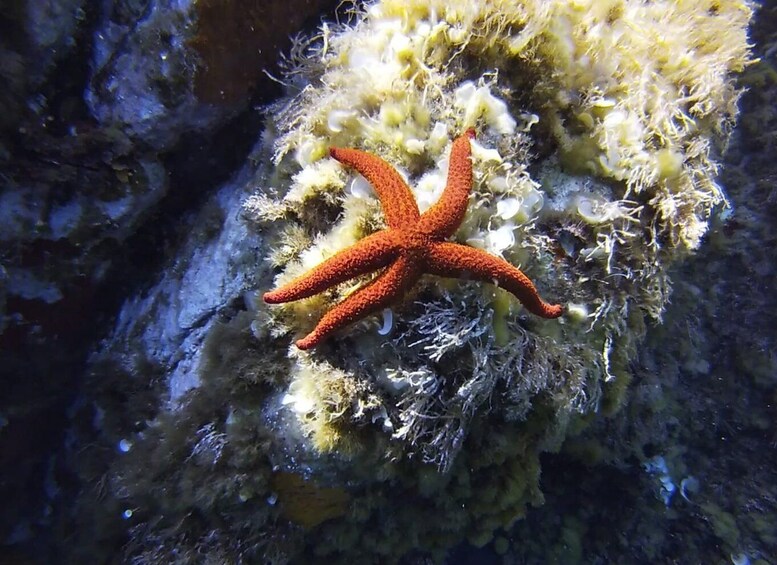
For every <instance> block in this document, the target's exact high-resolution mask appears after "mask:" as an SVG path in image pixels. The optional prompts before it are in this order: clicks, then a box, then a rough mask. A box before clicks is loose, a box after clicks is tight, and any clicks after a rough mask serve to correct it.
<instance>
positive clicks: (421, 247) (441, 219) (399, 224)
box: [264, 129, 564, 349]
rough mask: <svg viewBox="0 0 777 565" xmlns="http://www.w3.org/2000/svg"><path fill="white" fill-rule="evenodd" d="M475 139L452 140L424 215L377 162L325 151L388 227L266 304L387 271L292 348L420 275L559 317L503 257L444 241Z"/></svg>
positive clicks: (394, 294) (459, 207)
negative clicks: (472, 283)
mask: <svg viewBox="0 0 777 565" xmlns="http://www.w3.org/2000/svg"><path fill="white" fill-rule="evenodd" d="M474 137H475V130H473V129H470V130H468V131H467V132H466V133H465V134H464V135H462V136H461V137H458V138H457V139H456V140H455V141H454V142H453V148H452V149H451V156H450V165H449V167H448V182H447V184H446V185H445V190H444V191H443V193H442V196H441V197H440V200H439V201H438V202H437V203H436V204H435V205H434V206H432V207H431V208H429V210H427V211H426V212H424V213H423V214H421V213H419V211H418V205H417V204H416V202H415V199H414V198H413V194H412V192H411V191H410V187H409V186H407V184H406V183H405V181H404V180H402V177H400V176H399V173H397V171H396V170H394V168H393V167H392V166H391V165H389V164H388V163H386V162H385V161H384V160H383V159H381V158H380V157H377V156H375V155H371V154H369V153H365V152H364V151H359V150H358V149H341V148H337V147H332V148H330V150H329V154H330V155H331V156H332V157H334V158H335V159H337V160H338V161H340V162H341V163H343V164H344V165H348V166H349V167H353V168H354V169H356V170H357V171H358V172H360V173H361V174H362V175H363V176H364V178H366V179H367V180H368V181H369V182H370V184H371V185H372V186H373V188H374V189H375V192H376V193H377V194H378V199H379V200H380V203H381V205H382V207H383V213H384V214H385V215H386V223H387V224H388V229H386V230H383V231H379V232H377V233H374V234H372V235H370V236H367V237H365V238H364V239H362V240H360V241H358V242H356V243H355V244H354V245H352V246H350V247H348V248H347V249H344V250H343V251H340V252H339V253H337V254H335V255H334V256H332V257H330V258H329V259H327V260H326V261H324V262H323V263H321V264H320V265H318V266H317V267H316V268H314V269H313V270H312V271H310V272H309V273H307V274H305V275H303V276H301V277H299V278H297V279H295V280H294V281H292V282H290V283H289V284H286V285H284V286H282V287H281V288H278V289H275V290H273V291H271V292H267V293H265V295H264V301H265V302H267V303H269V304H278V303H281V302H291V301H293V300H299V299H301V298H307V297H309V296H313V295H314V294H318V293H319V292H322V291H324V290H326V289H328V288H330V287H332V286H334V285H337V284H340V283H342V282H345V281H347V280H349V279H352V278H354V277H357V276H359V275H363V274H366V273H369V272H372V271H375V270H377V269H383V268H385V270H384V271H383V273H381V274H380V275H379V276H377V277H376V278H375V279H374V280H372V281H371V282H370V283H368V284H367V285H365V286H364V287H362V288H361V289H359V290H357V291H356V292H354V293H353V294H351V295H350V296H348V297H347V298H346V299H345V300H343V301H342V302H340V303H339V304H338V305H336V306H335V307H334V308H332V309H331V310H329V312H327V313H326V314H324V316H323V317H322V318H321V320H320V321H319V322H318V325H317V326H316V327H315V328H314V329H313V331H312V332H310V333H309V334H308V335H307V336H305V337H304V338H302V339H300V340H298V341H297V347H299V348H300V349H309V348H311V347H314V346H316V345H318V344H319V343H321V342H322V341H323V340H324V339H326V338H327V337H329V335H330V334H332V333H333V332H335V331H336V330H339V329H340V328H342V327H345V326H347V325H349V324H351V323H352V322H355V321H357V320H359V319H361V318H363V317H365V316H367V315H369V314H371V313H373V312H375V311H377V310H380V309H382V308H384V307H385V306H387V305H388V304H390V303H391V302H394V301H395V300H396V299H398V298H400V297H401V296H402V295H403V294H404V293H405V292H406V291H407V290H408V289H410V288H411V287H412V286H413V285H414V284H415V283H416V281H418V279H419V278H420V277H421V275H423V274H425V273H429V274H432V275H438V276H441V277H459V278H469V279H475V280H479V281H485V282H491V283H495V284H498V285H499V286H501V287H502V288H504V289H506V290H508V291H510V292H511V293H513V294H514V295H515V296H516V297H517V298H518V300H520V301H521V302H522V303H523V305H524V306H525V307H526V309H527V310H529V311H530V312H532V313H533V314H536V315H538V316H542V317H543V318H557V317H559V316H561V314H562V313H563V311H564V308H563V306H561V305H560V304H548V303H547V302H545V301H543V300H542V298H540V295H539V293H538V292H537V289H536V288H535V287H534V284H532V282H531V280H529V278H528V277H527V276H526V275H524V274H523V273H522V272H521V271H520V270H519V269H517V268H515V267H513V266H512V265H511V264H510V263H508V262H507V261H505V260H504V259H501V258H499V257H495V256H493V255H489V254H488V253H486V252H485V251H481V250H480V249H475V248H473V247H468V246H466V245H460V244H458V243H452V242H449V241H446V239H447V238H449V237H450V236H452V235H453V234H454V232H455V231H456V230H457V229H458V227H459V225H460V224H461V222H462V220H463V219H464V214H465V213H466V211H467V200H468V198H469V191H470V189H471V188H472V160H471V154H472V150H471V147H470V141H469V140H470V139H471V138H474Z"/></svg>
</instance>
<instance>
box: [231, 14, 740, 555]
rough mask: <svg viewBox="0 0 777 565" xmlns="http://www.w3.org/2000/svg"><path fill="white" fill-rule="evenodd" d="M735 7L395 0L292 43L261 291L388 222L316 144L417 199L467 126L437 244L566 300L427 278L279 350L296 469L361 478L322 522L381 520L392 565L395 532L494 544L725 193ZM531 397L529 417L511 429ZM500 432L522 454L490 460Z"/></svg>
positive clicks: (637, 335) (328, 547) (357, 182)
mask: <svg viewBox="0 0 777 565" xmlns="http://www.w3.org/2000/svg"><path fill="white" fill-rule="evenodd" d="M751 15H752V5H751V3H748V2H652V3H650V4H645V3H642V2H636V1H624V0H620V1H617V0H613V1H604V2H600V1H597V2H594V1H584V0H580V1H555V2H541V1H536V2H530V1H524V2H497V1H493V2H478V3H471V2H464V1H461V2H456V1H454V2H442V1H440V2H436V1H423V2H422V1H411V2H405V1H402V2H400V1H398V0H397V1H391V0H388V1H384V2H377V3H374V4H369V5H368V6H367V7H366V8H365V9H364V10H363V11H355V12H354V14H352V20H351V21H350V22H349V23H347V24H342V25H338V26H336V27H324V28H322V30H321V33H320V35H319V36H318V37H317V38H316V41H314V42H312V43H311V45H310V46H309V49H308V50H307V51H306V52H304V53H301V52H300V53H301V54H300V53H298V54H297V58H296V59H294V60H293V61H292V66H291V69H290V80H292V81H293V84H294V85H295V87H297V86H299V87H301V88H299V89H298V91H297V92H296V93H294V91H293V90H292V92H291V93H290V96H289V98H288V99H286V100H283V101H281V102H280V103H279V104H278V105H277V106H276V107H275V108H274V109H273V112H272V117H273V120H272V122H271V124H270V135H269V136H268V138H267V143H268V146H269V145H271V146H272V148H273V163H274V165H275V170H274V172H273V174H272V177H271V178H270V182H269V183H268V184H267V185H266V186H265V187H264V188H263V190H261V191H260V192H258V193H256V194H255V195H254V196H252V197H250V198H249V199H248V200H247V202H246V204H245V212H246V217H247V218H248V220H249V221H252V222H255V223H256V225H257V228H258V229H262V230H264V232H265V233H268V234H270V236H271V237H272V238H274V239H273V241H274V243H272V244H271V249H270V250H268V256H269V257H270V258H271V260H272V262H273V264H274V265H275V266H276V267H277V268H278V269H279V272H280V274H279V275H278V277H277V278H276V281H275V284H283V283H284V282H286V281H288V280H290V279H291V278H293V277H295V276H298V275H299V274H301V273H303V272H306V271H308V270H310V269H311V268H313V267H315V266H316V265H317V264H318V263H320V262H321V261H322V260H324V259H325V258H327V257H329V256H331V255H333V254H334V253H336V252H338V251H339V250H341V249H343V248H345V247H347V246H348V245H350V244H352V243H353V242H355V241H357V240H358V239H360V238H362V237H364V236H365V235H368V234H369V233H372V232H374V231H376V230H378V229H381V228H383V227H384V222H383V217H382V214H381V212H380V207H379V205H378V203H377V201H376V199H375V197H374V195H373V193H372V191H371V189H370V188H369V187H368V186H367V185H366V183H365V181H364V179H361V178H360V177H358V175H355V174H354V173H352V172H351V171H346V170H343V169H342V168H340V167H339V166H338V165H337V164H335V163H334V162H333V161H332V160H331V159H329V158H328V156H327V154H328V153H327V147H329V146H332V145H335V146H348V147H358V148H361V149H365V150H367V151H370V152H373V153H375V154H377V155H380V156H381V157H383V158H384V159H386V160H387V161H389V162H390V163H391V164H392V165H394V166H395V167H397V169H398V170H399V171H400V172H401V173H402V174H404V175H406V177H407V178H408V181H409V184H410V185H411V187H412V190H413V192H414V194H415V196H416V199H417V201H418V203H419V207H420V208H421V210H422V211H423V210H425V209H426V208H428V207H429V206H430V205H431V204H433V203H434V202H435V201H436V199H437V198H438V197H439V195H440V192H441V189H442V187H443V186H444V182H445V172H446V168H447V161H446V160H447V153H448V151H449V148H450V143H451V141H452V139H453V138H455V137H456V136H457V135H459V134H460V133H461V132H462V131H464V130H465V129H466V128H468V127H475V128H476V130H477V131H478V139H477V140H476V141H475V142H473V164H474V171H475V173H474V174H475V183H474V187H473V190H472V196H471V198H470V204H469V208H468V211H467V216H466V218H465V220H464V222H463V224H462V226H461V227H460V229H459V230H458V232H457V233H456V235H455V236H454V238H455V239H456V240H457V241H460V242H462V243H467V244H469V245H473V246H476V247H481V248H484V249H486V250H488V251H489V252H491V253H494V254H497V255H501V256H503V257H504V258H505V259H507V260H508V261H510V262H511V263H513V264H515V265H518V266H520V267H521V268H522V269H523V270H524V271H525V272H526V273H527V274H528V275H529V276H530V277H532V278H533V280H534V281H535V282H536V284H537V286H538V287H539V288H540V290H541V292H542V293H543V295H544V296H545V297H546V298H547V299H549V300H551V301H563V302H567V303H572V304H573V307H572V308H571V309H570V311H571V312H573V314H574V315H570V316H568V317H565V318H562V319H561V320H558V321H544V320H538V319H535V318H533V317H531V316H527V315H526V314H525V313H524V312H522V310H521V307H520V304H519V303H518V302H517V301H515V300H514V299H512V298H509V300H505V296H504V294H505V293H504V292H502V291H499V290H498V289H495V288H493V287H491V286H490V285H486V284H474V283H467V282H461V281H447V280H441V279H435V278H431V277H430V278H428V279H424V280H423V281H422V284H420V285H418V287H417V288H416V289H414V291H413V292H412V293H411V295H410V296H409V297H408V298H407V299H406V300H405V303H404V304H397V305H396V307H395V316H394V329H393V333H392V334H391V335H390V336H388V337H385V336H382V335H379V334H378V333H377V332H376V327H377V326H378V325H379V323H380V321H379V320H377V319H376V318H371V319H367V320H364V321H361V322H359V323H358V324H355V325H354V326H353V327H351V328H348V329H347V330H345V331H343V332H341V334H340V335H338V336H336V337H334V338H332V339H331V340H330V341H329V342H327V343H326V344H323V345H322V346H320V347H319V348H318V349H317V350H315V351H314V352H312V353H302V352H298V351H296V350H295V349H294V348H293V346H291V348H290V349H289V361H288V365H289V369H288V370H289V375H290V383H289V385H288V387H287V392H286V397H285V402H286V406H287V409H290V411H291V412H293V413H295V414H296V421H297V426H298V427H299V429H300V430H301V432H302V434H303V437H307V438H308V441H309V443H310V445H311V446H313V447H312V448H311V451H309V452H307V453H308V455H307V457H306V458H305V464H307V465H313V466H315V465H316V463H315V461H316V460H319V461H329V462H330V463H329V464H331V458H332V457H334V458H335V459H337V460H343V458H344V459H345V460H346V461H349V463H347V464H343V469H342V470H341V475H340V476H341V479H340V480H342V481H344V482H347V481H349V480H353V479H354V477H363V476H365V475H370V473H371V474H372V476H373V477H374V480H372V481H367V484H369V486H366V487H365V489H366V490H365V496H367V497H368V499H369V500H370V501H371V502H370V507H371V508H374V512H367V513H366V514H364V512H361V513H360V514H359V515H360V516H361V517H360V518H359V520H357V521H356V523H353V524H350V523H349V521H348V520H344V521H340V522H338V521H337V520H335V521H332V522H329V523H327V524H325V525H324V526H322V527H323V528H326V529H331V530H333V531H334V530H338V529H342V528H346V529H347V528H362V529H367V530H374V528H373V527H367V525H366V522H368V521H375V520H378V522H377V523H376V524H379V523H381V520H384V521H385V520H388V519H387V518H379V516H385V515H390V514H392V515H393V514H396V516H397V517H396V518H392V519H391V520H396V521H397V522H396V526H392V527H391V528H388V531H389V532H393V531H394V527H395V528H396V530H397V535H396V536H394V535H393V534H391V533H388V534H385V535H384V536H382V537H381V536H377V534H376V533H374V531H373V534H371V535H372V536H374V537H376V539H375V540H372V541H373V542H374V543H375V547H376V548H381V549H375V551H376V552H377V553H379V554H381V555H385V556H389V555H392V553H393V555H395V556H398V555H401V554H403V553H404V551H405V550H406V549H407V550H409V548H410V547H412V545H411V544H409V543H406V541H407V540H410V541H411V542H412V543H413V544H415V547H422V548H424V549H427V550H429V551H432V552H434V551H435V548H438V549H439V548H444V547H445V546H446V545H447V544H449V543H453V540H454V539H455V536H456V535H458V536H461V535H467V536H468V537H469V538H470V540H471V541H472V542H473V543H476V544H478V545H481V544H485V543H488V542H489V541H490V540H491V539H492V536H493V533H494V532H495V531H496V530H497V529H498V528H506V527H509V525H510V523H511V522H512V521H513V520H515V519H517V518H519V517H520V516H522V515H523V513H524V512H525V506H526V504H527V503H530V502H534V503H539V502H540V501H541V496H540V495H539V491H538V490H537V482H536V480H537V477H538V473H539V467H538V459H537V457H538V455H539V453H541V452H542V451H546V450H554V449H557V448H558V446H559V445H560V442H561V441H562V440H563V437H564V436H565V434H566V427H567V424H568V422H569V418H570V416H571V415H572V414H575V413H583V414H585V413H594V412H597V411H602V412H604V413H605V414H611V413H614V412H615V411H617V410H618V409H619V407H620V406H621V405H622V403H623V399H624V398H625V395H626V394H627V391H628V384H629V382H630V373H629V370H628V363H629V360H630V359H631V358H633V355H634V351H635V350H636V346H637V344H638V342H639V340H640V339H641V336H642V335H643V333H644V330H645V326H646V323H647V322H648V321H649V320H650V319H652V320H660V318H661V313H662V310H663V307H664V305H665V304H666V301H667V299H668V297H669V293H670V281H669V278H668V276H667V268H668V266H669V265H671V264H672V263H674V262H676V261H677V260H679V259H682V258H683V257H685V256H686V255H687V254H688V252H689V251H691V250H693V249H695V248H697V247H698V246H699V244H700V242H701V238H702V237H703V235H704V232H705V230H706V229H707V223H708V221H709V218H710V215H711V213H712V211H713V208H714V207H715V206H718V205H724V204H725V197H724V194H723V192H722V190H721V188H720V187H719V186H718V184H717V182H716V174H717V164H716V160H715V159H716V157H717V155H718V154H719V150H720V148H721V147H722V146H723V145H724V144H725V141H726V138H727V135H728V132H729V131H730V129H731V127H732V125H733V123H734V119H735V117H736V113H737V109H736V102H737V99H738V96H739V91H738V90H737V89H736V87H735V86H734V83H733V80H732V73H735V72H738V71H741V70H742V69H743V68H744V67H745V66H746V64H747V62H748V56H749V54H748V45H747V37H746V26H747V23H748V21H749V19H750V17H751ZM364 280H365V279H362V280H356V281H350V282H349V283H345V284H343V285H341V286H340V287H338V288H334V289H331V290H330V291H328V292H326V293H322V294H321V295H319V296H316V297H313V298H311V299H308V300H305V301H300V302H297V303H293V304H290V305H285V306H281V307H273V308H272V309H271V310H266V309H264V308H260V311H261V312H262V317H263V320H264V322H263V323H264V324H268V325H269V330H268V331H270V332H271V334H272V335H273V336H276V337H277V340H278V347H282V348H285V347H286V346H287V344H288V343H289V341H290V340H291V338H292V337H293V336H294V334H302V333H305V332H307V331H309V330H310V329H311V328H312V326H313V325H314V324H315V322H316V321H317V320H318V318H319V317H320V315H321V314H322V313H323V312H324V311H326V310H327V309H328V308H330V307H331V306H332V305H333V304H335V303H336V302H337V301H339V300H341V299H342V298H343V297H344V296H346V295H347V294H348V293H350V292H352V291H353V290H354V289H355V288H358V285H359V284H361V283H363V282H364ZM336 383H340V384H339V385H338V384H336ZM344 395H345V396H344ZM538 411H539V413H541V414H542V417H541V418H540V420H541V421H542V422H543V426H542V427H541V428H540V429H539V430H537V429H535V428H534V427H533V426H532V430H533V432H532V433H528V432H527V428H526V424H527V423H528V422H537V419H536V418H535V417H534V415H535V414H537V413H538ZM578 421H582V420H578ZM486 438H488V441H486ZM505 438H510V441H511V442H514V443H516V444H517V445H518V446H521V447H520V448H519V449H518V450H516V451H514V452H513V454H512V455H511V456H510V458H509V459H505V458H503V457H497V461H495V462H494V463H493V464H488V463H486V462H488V461H492V460H493V456H494V454H493V452H492V450H493V449H495V446H496V445H500V444H502V442H504V441H505ZM317 450H318V451H319V452H320V454H319V455H316V451H317ZM327 453H328V454H330V455H325V454H327ZM462 461H467V462H469V463H468V465H472V461H481V462H483V463H485V464H486V465H489V481H488V482H486V483H481V482H477V483H474V484H473V483H471V482H469V481H467V485H468V488H467V490H466V491H464V492H463V491H461V490H460V489H459V490H458V491H457V490H456V488H455V487H454V486H453V485H455V484H457V482H458V481H460V480H461V479H460V473H461V472H462V469H461V464H462ZM428 464H431V465H434V466H436V467H437V469H438V471H439V475H436V474H435V473H437V471H435V472H434V473H433V474H432V475H430V474H429V473H430V471H429V469H428V468H427V467H426V465H428ZM327 465H328V464H327ZM491 465H492V466H491ZM532 469H533V470H532ZM469 474H470V473H468V475H469ZM435 476H437V478H436V479H434V480H430V477H432V478H434V477H435ZM349 477H350V479H349ZM397 483H398V484H400V485H401V490H400V492H402V493H403V497H404V496H408V497H410V498H411V499H412V497H414V496H421V497H422V498H424V499H425V501H424V503H425V504H428V505H430V507H431V508H434V510H435V514H436V515H437V516H440V517H442V516H446V517H447V519H448V520H450V521H451V524H448V525H444V524H435V525H433V526H432V525H430V524H429V523H428V520H429V518H424V517H423V516H420V515H418V514H414V513H417V508H416V507H415V505H414V504H410V505H409V507H410V508H411V509H412V510H409V514H407V515H406V516H405V514H402V513H401V512H400V510H399V508H398V507H397V506H396V505H395V503H393V502H392V499H391V498H390V495H389V492H388V491H385V490H384V489H383V486H385V485H388V484H391V485H393V486H396V484H397ZM500 484H501V485H503V486H502V487H496V485H500ZM511 484H512V485H513V486H512V487H510V486H508V485H511ZM495 489H496V490H495ZM511 492H514V494H508V493H511ZM530 492H534V493H535V494H533V495H531V496H528V497H527V496H526V494H525V493H530ZM366 493H369V494H366ZM380 493H383V494H380ZM384 495H385V496H387V497H389V498H386V499H384V498H382V496H384ZM441 499H446V500H457V501H459V502H457V505H456V506H455V507H454V506H451V505H449V504H447V503H446V504H442V505H441V506H437V505H438V504H441V502H442V500H441ZM365 500H367V499H365ZM459 503H461V504H463V505H464V506H465V508H466V511H465V512H464V514H462V513H461V510H459V509H458V504H459ZM358 504H359V502H358V498H357V499H356V500H355V505H356V506H358ZM403 504H406V502H405V503H403ZM378 509H380V511H379V510H378ZM392 523H393V522H392ZM374 525H375V524H373V526H374ZM449 529H450V530H451V531H452V532H455V534H454V535H452V536H450V537H449V536H447V535H442V534H441V531H448V530H449ZM399 531H401V532H402V533H401V535H400V534H399ZM435 532H436V533H435ZM357 538H358V536H355V535H344V534H343V533H342V532H341V533H340V534H338V535H336V536H333V537H329V538H328V539H322V540H319V541H320V544H319V545H317V546H316V547H317V553H319V554H321V555H323V554H327V555H344V554H348V553H349V552H357V553H363V552H365V551H369V550H368V549H367V547H366V546H367V542H363V543H362V542H357V541H355V540H356V539H357ZM333 540H350V541H349V542H348V543H345V542H343V543H342V544H339V545H338V544H336V543H333ZM403 540H405V541H403ZM362 541H363V540H362ZM316 543H319V542H316ZM349 544H350V545H349Z"/></svg>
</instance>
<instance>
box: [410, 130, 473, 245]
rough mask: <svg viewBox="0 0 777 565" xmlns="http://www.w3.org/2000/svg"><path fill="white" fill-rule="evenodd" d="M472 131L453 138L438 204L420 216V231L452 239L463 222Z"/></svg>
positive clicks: (469, 177)
mask: <svg viewBox="0 0 777 565" xmlns="http://www.w3.org/2000/svg"><path fill="white" fill-rule="evenodd" d="M474 137H475V130H474V129H468V130H467V131H466V132H464V134H463V135H461V136H459V137H457V138H456V140H455V141H454V142H453V147H452V148H451V156H450V159H449V165H448V182H447V183H446V184H445V190H444V191H443V193H442V196H441V197H440V199H439V200H438V201H437V203H436V204H435V205H434V206H432V207H431V208H429V209H428V210H427V211H426V212H424V214H423V215H422V216H421V226H420V229H421V231H423V232H424V233H426V234H428V235H434V236H436V237H440V238H446V237H450V236H452V235H453V234H454V233H455V232H456V230H457V229H458V228H459V225H461V222H462V220H464V215H465V214H466V212H467V203H468V200H469V192H470V190H471V189H472V147H471V146H470V141H469V140H470V139H472V138H474Z"/></svg>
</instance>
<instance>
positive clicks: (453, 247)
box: [426, 241, 564, 318]
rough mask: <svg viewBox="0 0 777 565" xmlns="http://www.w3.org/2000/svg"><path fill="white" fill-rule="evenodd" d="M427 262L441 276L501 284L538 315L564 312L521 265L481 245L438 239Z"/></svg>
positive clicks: (549, 315)
mask: <svg viewBox="0 0 777 565" xmlns="http://www.w3.org/2000/svg"><path fill="white" fill-rule="evenodd" d="M426 262H427V271H428V272H429V273H432V274H435V275H438V276H441V277H456V278H465V277H466V275H470V278H472V279H475V280H479V281H484V282H491V283H494V284H498V285H499V286H501V287H502V288H504V289H505V290H508V291H509V292H511V293H512V294H514V295H515V297H516V298H517V299H518V300H520V301H521V302H522V303H523V305H524V306H525V307H526V309H527V310H528V311H529V312H531V313H532V314H536V315H537V316H541V317H543V318H558V317H559V316H561V314H563V313H564V307H563V306H562V305H561V304H549V303H547V302H545V301H544V300H543V299H542V298H541V297H540V295H539V293H538V292H537V288H536V287H535V286H534V283H532V282H531V280H530V279H529V277H527V276H526V275H524V274H523V272H522V271H521V270H520V269H517V268H515V267H513V266H512V265H511V264H510V263H508V262H507V261H505V260H504V259H501V258H500V257H495V256H494V255H489V254H488V253H486V252H485V251H481V250H480V249H475V248H474V247H468V246H466V245H460V244H458V243H451V242H447V241H446V242H440V243H435V244H433V245H432V246H431V247H430V248H429V249H427V251H426Z"/></svg>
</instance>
